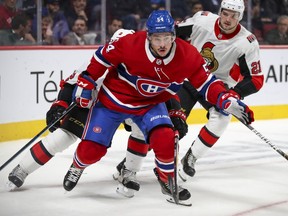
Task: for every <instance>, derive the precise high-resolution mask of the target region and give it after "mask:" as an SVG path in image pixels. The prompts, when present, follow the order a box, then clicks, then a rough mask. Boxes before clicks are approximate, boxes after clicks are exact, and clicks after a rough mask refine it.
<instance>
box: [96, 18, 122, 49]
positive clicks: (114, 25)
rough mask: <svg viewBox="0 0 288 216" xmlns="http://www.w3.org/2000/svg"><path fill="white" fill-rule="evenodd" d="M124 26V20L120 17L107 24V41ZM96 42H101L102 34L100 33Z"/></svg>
mask: <svg viewBox="0 0 288 216" xmlns="http://www.w3.org/2000/svg"><path fill="white" fill-rule="evenodd" d="M121 28H123V21H122V20H121V19H120V18H116V17H115V18H113V19H112V21H111V22H110V23H109V24H108V26H107V31H106V42H107V43H108V42H109V41H110V39H111V37H112V36H113V34H114V33H115V32H116V31H117V30H118V29H121ZM96 43H97V44H100V43H101V35H100V34H98V35H97V37H96Z"/></svg>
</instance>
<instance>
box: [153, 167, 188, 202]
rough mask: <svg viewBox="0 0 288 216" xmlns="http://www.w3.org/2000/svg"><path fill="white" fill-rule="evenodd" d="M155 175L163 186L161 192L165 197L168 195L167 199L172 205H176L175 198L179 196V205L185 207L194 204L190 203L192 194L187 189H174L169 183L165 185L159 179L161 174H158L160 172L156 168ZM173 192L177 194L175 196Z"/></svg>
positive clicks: (178, 187)
mask: <svg viewBox="0 0 288 216" xmlns="http://www.w3.org/2000/svg"><path fill="white" fill-rule="evenodd" d="M154 173H155V175H156V177H157V180H158V182H159V184H160V186H161V191H162V193H163V194H164V195H167V196H168V198H167V201H168V202H171V203H176V202H175V201H174V200H175V196H177V198H178V199H179V200H178V201H177V203H176V204H177V205H184V206H191V205H192V204H191V203H190V201H189V199H190V197H191V194H190V192H189V191H188V190H187V189H185V188H182V187H180V186H177V188H176V189H175V188H171V186H172V187H174V186H175V185H174V186H173V185H172V184H170V183H169V182H167V183H165V182H163V181H162V180H161V179H160V178H159V174H158V171H157V169H156V168H154ZM172 191H174V192H175V191H176V193H177V194H173V193H174V192H172Z"/></svg>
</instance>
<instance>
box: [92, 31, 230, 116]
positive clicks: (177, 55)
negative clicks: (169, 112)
mask: <svg viewBox="0 0 288 216" xmlns="http://www.w3.org/2000/svg"><path fill="white" fill-rule="evenodd" d="M107 68H109V72H108V73H107V75H106V78H105V79H104V81H103V84H102V87H101V89H100V91H99V94H98V99H99V100H100V101H101V102H102V103H103V104H104V105H105V106H106V107H107V108H111V109H114V110H116V111H121V112H126V113H133V114H143V113H144V112H146V111H147V110H148V109H150V108H151V106H154V105H155V104H158V103H161V102H165V101H167V100H169V99H170V98H171V97H172V96H173V95H175V94H176V92H177V91H178V90H179V88H180V87H181V85H182V83H183V81H184V79H188V80H189V81H190V83H191V84H192V85H193V86H194V87H195V88H196V89H197V90H198V91H200V93H202V94H203V95H204V96H205V97H206V99H207V100H208V101H209V102H211V103H212V104H215V103H216V100H217V96H218V94H219V93H220V92H221V91H223V90H224V87H223V83H222V82H220V81H219V80H217V79H216V78H215V77H214V76H213V75H212V74H211V73H209V71H208V70H207V69H206V68H205V61H204V60H203V58H202V56H201V55H200V54H199V52H198V51H197V50H196V49H195V47H193V46H191V45H190V44H188V43H187V42H185V41H183V40H181V39H179V38H177V39H176V40H175V41H174V42H173V46H172V49H171V51H170V53H169V54H168V56H167V57H166V58H157V57H155V56H153V55H152V53H151V51H150V48H149V41H148V39H147V35H146V32H136V33H134V34H127V35H125V36H123V37H119V38H117V39H116V40H112V41H111V42H110V43H108V44H106V45H105V46H103V47H100V48H99V49H98V50H96V52H95V54H94V56H93V58H92V59H91V62H90V64H89V65H88V67H87V72H88V73H89V74H90V75H91V76H92V78H93V79H94V80H97V79H98V78H99V77H101V76H102V75H103V73H104V72H105V70H106V69H107Z"/></svg>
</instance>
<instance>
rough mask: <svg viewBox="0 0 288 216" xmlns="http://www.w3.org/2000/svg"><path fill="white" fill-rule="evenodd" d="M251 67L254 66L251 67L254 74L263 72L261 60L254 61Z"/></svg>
mask: <svg viewBox="0 0 288 216" xmlns="http://www.w3.org/2000/svg"><path fill="white" fill-rule="evenodd" d="M251 67H252V69H251V72H252V74H258V73H261V72H262V69H261V65H260V61H258V62H252V64H251Z"/></svg>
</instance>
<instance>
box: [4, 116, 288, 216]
mask: <svg viewBox="0 0 288 216" xmlns="http://www.w3.org/2000/svg"><path fill="white" fill-rule="evenodd" d="M252 125H253V126H254V127H255V129H257V130H258V131H259V132H260V133H262V134H263V135H264V136H265V137H267V138H268V139H269V140H270V141H271V142H272V143H273V144H274V145H276V146H277V147H278V148H280V149H282V150H283V151H284V152H286V153H288V119H281V120H269V121H256V122H255V123H253V124H252ZM201 126H202V125H190V127H189V134H188V135H187V136H186V137H185V138H184V139H183V140H181V142H180V158H182V156H183V155H184V153H185V152H186V150H187V149H188V147H189V146H190V144H191V143H192V140H193V139H194V138H195V136H196V135H197V133H198V131H199V130H200V127H201ZM128 136H129V133H127V132H126V131H124V130H118V131H117V133H116V135H115V137H114V139H113V145H112V148H111V149H110V150H109V151H108V153H107V155H106V156H105V157H104V158H103V159H102V160H101V161H100V162H98V163H97V164H94V165H92V166H90V167H88V168H87V169H86V170H85V171H84V173H83V175H82V177H81V179H80V181H79V183H78V185H77V186H76V187H75V188H74V190H73V191H71V192H64V189H63V187H62V181H63V177H64V175H65V173H66V171H67V170H68V168H69V166H70V164H71V162H72V154H73V152H74V150H75V148H76V144H74V145H73V146H71V147H70V148H69V149H67V150H65V151H64V152H63V153H59V154H57V155H56V156H55V157H54V158H53V159H52V160H51V161H50V162H49V163H48V164H46V165H45V166H43V167H42V168H40V169H39V170H37V171H35V172H34V173H32V174H31V175H29V176H28V177H27V179H26V182H25V183H24V185H23V186H22V187H21V189H20V190H18V191H14V192H7V191H6V190H5V187H4V185H5V183H6V181H7V176H8V173H9V172H10V171H11V170H12V168H14V166H15V165H16V164H17V163H18V161H19V160H20V159H21V157H22V156H23V153H22V154H21V155H19V156H18V157H17V158H16V159H15V160H13V161H12V162H11V163H10V164H9V165H8V166H7V167H5V168H4V169H3V170H2V171H0V216H40V215H42V216H58V215H59V216H92V215H93V216H96V215H100V216H113V215H117V216H119V215H123V216H135V215H137V216H142V215H143V216H152V215H165V216H173V215H177V216H186V215H187V216H284V215H288V161H287V160H286V159H285V158H283V157H282V156H281V155H280V154H278V153H277V152H276V151H275V150H274V149H273V148H271V147H270V146H269V145H268V144H267V143H265V142H264V141H263V140H261V139H260V138H259V137H258V136H256V135H255V134H254V133H253V132H251V131H250V130H249V129H248V128H246V127H245V126H244V125H242V124H241V123H239V122H235V123H234V122H232V123H231V124H230V125H229V127H228V130H227V131H226V132H225V134H224V136H223V137H221V139H220V140H219V142H218V143H217V144H216V146H214V148H213V149H211V151H210V152H208V153H207V154H206V155H205V157H204V158H202V159H200V160H198V161H197V164H196V171H197V173H196V175H195V177H194V178H193V179H191V180H190V181H189V182H186V183H184V184H183V186H184V187H186V188H188V189H189V190H190V192H191V195H192V197H191V201H192V204H193V205H192V207H184V206H177V205H175V204H171V203H168V202H167V201H166V200H165V197H164V196H163V195H162V193H161V192H160V186H159V185H158V182H157V180H156V178H155V176H154V174H153V171H152V169H153V167H154V163H153V152H149V155H148V156H147V158H146V160H145V163H144V167H143V169H142V171H141V172H139V174H138V179H139V181H140V183H141V188H140V191H139V192H138V193H136V195H135V197H134V198H124V197H121V196H120V195H118V194H117V193H116V192H115V190H116V187H117V182H115V181H114V180H113V179H112V174H113V173H114V171H115V166H116V165H117V164H118V163H119V162H120V161H121V160H122V158H123V157H124V156H125V149H126V141H127V138H128ZM28 141H29V140H18V141H12V142H5V143H0V165H2V164H3V163H4V162H6V161H7V160H8V159H9V158H10V157H11V156H12V155H14V153H16V152H17V151H18V150H19V149H20V148H21V147H22V146H24V145H25V144H26V143H27V142H28ZM26 151H28V149H27V150H26ZM26 151H25V152H26ZM180 183H182V182H180Z"/></svg>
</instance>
